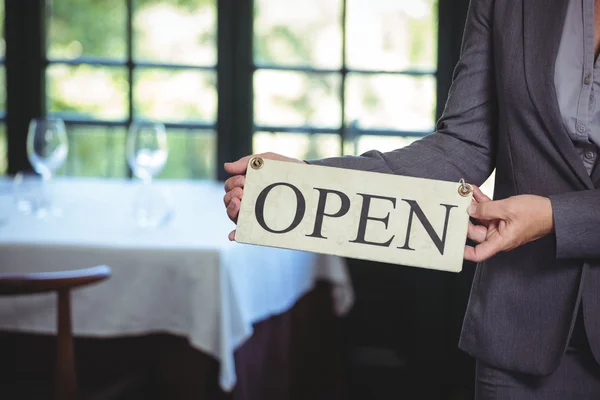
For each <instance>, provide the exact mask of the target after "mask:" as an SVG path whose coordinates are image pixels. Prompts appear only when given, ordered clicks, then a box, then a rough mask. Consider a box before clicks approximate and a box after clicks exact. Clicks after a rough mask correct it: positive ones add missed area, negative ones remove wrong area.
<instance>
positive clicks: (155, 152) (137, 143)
mask: <svg viewBox="0 0 600 400" xmlns="http://www.w3.org/2000/svg"><path fill="white" fill-rule="evenodd" d="M126 152H127V162H128V163H129V167H130V168H131V171H132V172H133V175H135V176H136V177H137V178H139V179H140V180H141V181H142V182H143V184H142V187H141V188H140V189H139V190H138V193H137V194H136V197H135V200H134V214H135V218H136V221H137V223H138V225H139V226H141V227H157V226H159V225H161V224H162V223H163V222H164V221H166V219H167V217H168V216H169V214H170V201H169V198H168V194H167V193H165V192H163V191H162V190H160V188H158V187H156V186H155V185H151V183H152V180H153V178H154V177H155V176H156V175H157V174H159V173H160V172H161V171H162V170H163V169H164V167H165V165H166V163H167V158H168V153H169V151H168V147H167V133H166V131H165V127H164V125H162V124H159V123H153V122H139V121H138V122H134V123H133V124H132V125H131V127H130V129H129V132H128V135H127V149H126Z"/></svg>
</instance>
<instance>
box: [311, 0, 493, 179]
mask: <svg viewBox="0 0 600 400" xmlns="http://www.w3.org/2000/svg"><path fill="white" fill-rule="evenodd" d="M493 1H494V0H472V1H471V5H470V7H469V12H468V15H467V20H466V24H465V31H464V36H463V42H462V50H461V57H460V60H459V62H458V64H457V66H456V68H455V71H454V75H453V82H452V85H451V88H450V92H449V95H448V100H447V102H446V107H445V109H444V113H443V115H442V117H441V118H440V120H439V122H438V124H437V129H436V132H434V133H432V134H429V135H427V136H425V137H424V138H422V139H420V140H417V141H416V142H414V143H412V144H411V145H409V146H406V147H404V148H401V149H397V150H394V151H390V152H380V151H375V150H373V151H369V152H367V153H364V154H362V155H360V156H344V157H334V158H326V159H322V160H314V161H308V162H309V163H310V164H316V165H325V166H331V167H340V168H347V169H359V170H364V171H375V172H383V173H393V174H399V175H407V176H415V177H422V178H432V179H439V180H447V181H458V180H459V179H461V178H464V179H465V180H466V181H467V182H469V183H474V184H476V185H481V184H482V183H483V182H484V181H485V180H486V179H487V178H488V177H489V175H490V174H491V173H492V171H493V169H494V164H495V146H496V131H497V102H496V90H495V84H494V59H493V48H492V25H491V24H492V18H491V14H492V6H493Z"/></svg>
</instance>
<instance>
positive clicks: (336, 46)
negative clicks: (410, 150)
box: [253, 0, 438, 159]
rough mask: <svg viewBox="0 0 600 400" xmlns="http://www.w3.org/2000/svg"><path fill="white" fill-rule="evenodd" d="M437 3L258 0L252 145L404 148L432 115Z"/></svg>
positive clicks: (305, 152) (305, 153)
mask: <svg viewBox="0 0 600 400" xmlns="http://www.w3.org/2000/svg"><path fill="white" fill-rule="evenodd" d="M437 25H438V24H437V1H436V0H411V1H392V0H330V1H322V0H304V1H301V2H290V1H288V0H256V2H255V16H254V38H255V40H254V43H255V44H254V65H255V73H254V125H255V133H254V137H253V145H254V150H255V151H257V152H263V151H276V152H281V153H284V154H286V155H290V156H294V157H299V158H304V159H310V158H319V157H329V156H338V155H342V154H357V153H362V152H365V151H367V150H370V149H374V148H376V149H379V150H391V149H394V148H398V147H403V146H405V145H407V144H409V143H410V142H412V141H413V140H415V139H416V138H419V137H422V136H423V135H425V134H427V133H429V132H432V131H433V130H434V125H435V116H436V79H435V76H436V66H437Z"/></svg>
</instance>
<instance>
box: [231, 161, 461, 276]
mask: <svg viewBox="0 0 600 400" xmlns="http://www.w3.org/2000/svg"><path fill="white" fill-rule="evenodd" d="M464 188H465V186H464V185H462V184H460V183H453V182H445V181H437V180H432V179H421V178H412V177H406V176H398V175H391V174H382V173H376V172H364V171H356V170H347V169H340V168H332V167H323V166H314V165H307V164H296V163H288V162H282V161H274V160H267V159H265V160H263V159H259V160H257V159H253V160H251V161H250V165H249V166H248V172H247V176H246V184H245V187H244V197H243V199H242V204H241V209H240V213H239V217H238V223H237V228H236V241H238V242H241V243H248V244H256V245H263V246H272V247H281V248H287V249H294V250H303V251H310V252H317V253H325V254H332V255H338V256H342V257H349V258H358V259H366V260H372V261H380V262H387V263H393V264H399V265H407V266H414V267H421V268H429V269H437V270H444V271H452V272H459V271H460V270H461V269H462V262H463V254H464V246H465V242H466V239H467V228H468V221H469V216H468V214H467V208H468V206H469V205H470V204H471V195H470V192H469V191H464V190H463V189H464Z"/></svg>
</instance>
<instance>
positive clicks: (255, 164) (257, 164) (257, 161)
mask: <svg viewBox="0 0 600 400" xmlns="http://www.w3.org/2000/svg"><path fill="white" fill-rule="evenodd" d="M264 163H265V162H264V161H263V159H262V158H260V157H254V158H253V159H252V160H250V166H251V167H252V168H254V169H261V168H262V166H263V165H264Z"/></svg>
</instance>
